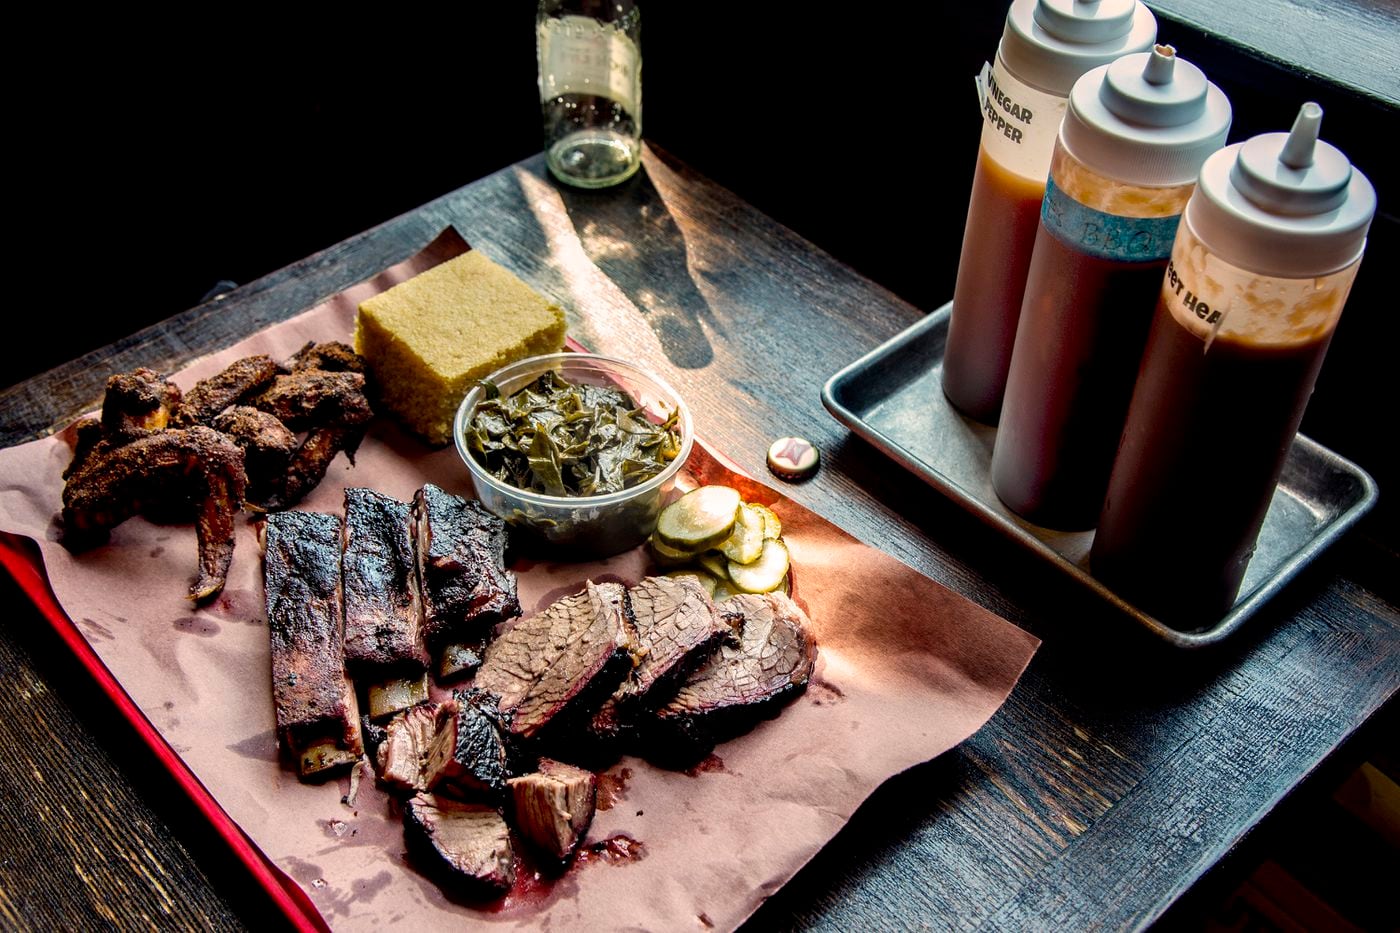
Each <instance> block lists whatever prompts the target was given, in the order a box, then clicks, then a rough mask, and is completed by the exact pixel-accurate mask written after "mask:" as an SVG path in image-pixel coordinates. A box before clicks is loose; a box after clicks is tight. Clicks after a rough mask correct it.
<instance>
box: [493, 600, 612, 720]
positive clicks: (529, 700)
mask: <svg viewBox="0 0 1400 933" xmlns="http://www.w3.org/2000/svg"><path fill="white" fill-rule="evenodd" d="M624 600H625V590H624V589H623V587H622V585H621V584H619V583H596V584H595V583H593V582H592V581H589V582H588V584H587V585H586V587H585V588H584V590H583V592H581V593H576V594H574V595H573V596H565V597H564V598H563V599H560V600H558V601H557V602H555V603H554V604H553V605H551V606H550V607H549V608H547V609H545V610H544V611H543V612H540V613H537V614H535V615H533V616H530V617H528V618H525V619H522V620H520V622H518V623H517V624H516V625H515V626H514V627H513V628H511V629H510V631H508V632H506V633H505V634H503V635H501V636H500V637H498V638H497V639H496V640H495V641H494V642H492V643H491V645H490V647H488V648H487V649H486V658H485V660H484V661H483V662H482V664H481V670H479V671H477V674H476V681H475V684H476V686H477V687H478V688H480V689H482V690H489V691H490V692H492V693H494V694H496V696H498V697H499V698H500V709H501V712H502V713H506V714H509V715H510V716H511V721H510V725H509V731H510V733H511V734H512V735H515V736H519V737H521V738H530V737H532V736H535V735H537V734H538V733H539V732H540V730H542V729H543V728H544V727H545V726H547V725H549V724H550V723H552V722H554V721H555V720H559V721H560V722H566V721H568V720H573V719H584V718H585V717H587V716H589V715H591V714H592V713H593V711H594V710H595V709H596V708H597V706H598V704H600V703H601V702H602V701H603V699H604V698H606V697H607V696H609V695H610V694H611V693H612V692H613V691H614V690H616V689H617V687H618V684H620V683H621V682H622V679H623V678H624V677H626V676H627V673H628V671H630V670H631V669H632V664H633V655H632V650H631V648H632V633H631V626H630V624H629V623H628V621H627V619H626V617H625V610H624ZM585 721H586V720H585Z"/></svg>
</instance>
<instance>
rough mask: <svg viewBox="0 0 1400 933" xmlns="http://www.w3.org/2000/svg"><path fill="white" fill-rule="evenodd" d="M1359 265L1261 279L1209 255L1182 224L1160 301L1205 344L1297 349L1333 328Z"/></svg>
mask: <svg viewBox="0 0 1400 933" xmlns="http://www.w3.org/2000/svg"><path fill="white" fill-rule="evenodd" d="M1360 265H1361V262H1360V260H1359V259H1358V260H1357V261H1356V262H1354V263H1352V264H1351V265H1350V266H1347V267H1346V268H1344V269H1339V270H1338V271H1336V272H1333V273H1331V274H1330V275H1324V276H1319V277H1316V278H1306V279H1286V278H1282V277H1277V276H1268V275H1259V274H1258V273H1255V272H1250V271H1249V270H1248V269H1241V268H1240V267H1239V266H1236V265H1234V264H1232V263H1230V262H1228V261H1226V260H1225V259H1224V258H1222V257H1220V256H1217V255H1215V254H1214V253H1211V252H1210V251H1208V250H1207V249H1206V248H1205V245H1204V244H1203V243H1202V242H1201V241H1200V240H1199V239H1197V237H1196V235H1195V232H1194V231H1193V230H1192V229H1191V226H1190V223H1189V222H1185V223H1182V224H1181V226H1180V227H1179V228H1178V229H1177V235H1176V243H1175V244H1174V245H1173V247H1172V256H1171V261H1170V262H1168V263H1167V273H1166V277H1165V278H1164V279H1163V281H1162V302H1163V304H1165V305H1166V307H1167V310H1168V311H1170V312H1171V314H1172V316H1173V317H1174V318H1176V321H1177V323H1178V324H1180V325H1181V326H1182V327H1184V328H1186V329H1187V330H1189V331H1191V332H1193V333H1194V334H1196V336H1198V337H1200V338H1201V339H1202V340H1203V341H1205V343H1206V345H1207V346H1209V345H1210V344H1211V343H1212V342H1213V341H1214V340H1215V338H1216V336H1218V335H1223V336H1227V337H1230V338H1233V339H1236V340H1242V341H1247V342H1249V343H1251V344H1254V345H1256V346H1260V347H1266V346H1268V347H1280V348H1281V347H1290V346H1296V345H1298V344H1303V343H1311V342H1314V341H1316V340H1317V339H1318V338H1319V337H1320V336H1322V335H1325V334H1327V333H1329V332H1331V330H1332V328H1334V327H1336V326H1337V318H1338V317H1340V316H1341V313H1342V308H1343V306H1345V304H1346V300H1347V294H1348V293H1349V292H1350V291H1351V283H1352V281H1353V280H1354V279H1355V278H1356V270H1357V269H1358V268H1359V267H1360Z"/></svg>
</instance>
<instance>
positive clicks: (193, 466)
mask: <svg viewBox="0 0 1400 933" xmlns="http://www.w3.org/2000/svg"><path fill="white" fill-rule="evenodd" d="M243 493H244V476H243V451H242V450H241V449H240V448H239V447H238V445H237V444H235V443H234V442H233V440H232V439H231V438H229V437H228V436H227V435H225V434H220V433H219V432H218V431H215V430H214V429H212V428H206V427H203V426H200V425H196V426H195V427H192V428H183V429H170V430H165V431H157V432H155V433H153V434H148V435H146V436H145V437H142V438H138V439H136V440H134V441H132V442H131V443H130V444H122V445H120V446H113V445H111V444H110V442H108V441H102V442H100V443H99V444H98V445H97V447H96V448H95V449H94V450H93V452H92V454H91V455H90V456H89V457H88V458H87V460H86V461H85V462H84V463H83V465H82V466H81V467H80V468H79V469H78V470H77V471H76V472H74V473H73V474H72V475H71V476H70V477H69V479H68V484H67V485H66V486H65V487H64V489H63V521H64V525H65V527H66V528H67V530H68V532H69V534H70V536H71V541H70V542H69V543H70V544H79V545H80V544H82V543H85V539H90V538H98V539H100V538H101V537H102V536H104V535H105V534H106V532H107V531H108V530H109V529H111V528H113V527H115V526H117V525H119V524H121V523H122V522H124V521H126V520H127V519H128V518H130V517H131V516H133V515H135V514H137V513H138V512H140V511H141V510H142V509H144V508H146V507H148V506H152V505H158V504H160V502H161V501H162V500H163V499H166V498H168V497H172V496H174V497H181V496H189V497H192V498H195V499H196V500H198V503H199V515H198V517H197V519H196V521H195V533H196V535H197V537H198V541H199V575H198V577H197V578H196V579H195V582H194V584H193V585H192V586H191V587H190V597H191V598H192V599H195V600H203V599H207V598H209V597H211V596H213V595H215V594H216V593H218V592H219V590H221V589H222V588H223V585H224V578H225V576H226V575H227V574H228V567H229V562H230V561H232V560H233V542H234V524H233V522H234V516H236V515H237V514H238V512H239V510H240V509H241V508H242V505H243Z"/></svg>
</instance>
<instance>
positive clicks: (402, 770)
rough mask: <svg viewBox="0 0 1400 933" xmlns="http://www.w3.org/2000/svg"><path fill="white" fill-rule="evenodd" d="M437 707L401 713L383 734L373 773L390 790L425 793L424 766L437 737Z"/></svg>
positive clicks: (377, 749) (433, 704)
mask: <svg viewBox="0 0 1400 933" xmlns="http://www.w3.org/2000/svg"><path fill="white" fill-rule="evenodd" d="M439 709H440V704H437V703H422V704H419V705H418V706H414V707H412V708H410V709H406V710H404V711H403V712H402V713H400V714H399V715H397V716H395V717H394V718H393V719H391V720H389V725H388V726H386V727H385V728H384V729H383V730H382V731H383V733H384V735H383V738H382V739H381V740H380V741H379V742H378V748H376V749H375V771H376V772H377V773H378V775H379V780H380V782H381V783H382V784H384V785H385V786H386V787H389V788H391V789H393V790H400V791H407V792H408V793H410V794H411V793H414V792H416V791H425V790H427V789H428V782H427V779H426V776H425V775H424V770H425V769H424V763H425V762H426V760H427V757H428V749H429V748H431V747H432V743H433V738H434V736H436V735H437V718H438V710H439Z"/></svg>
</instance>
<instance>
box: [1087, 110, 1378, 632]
mask: <svg viewBox="0 0 1400 933" xmlns="http://www.w3.org/2000/svg"><path fill="white" fill-rule="evenodd" d="M1321 120H1322V109H1321V108H1320V107H1318V106H1317V105H1316V104H1313V103H1307V104H1304V105H1303V107H1302V109H1301V111H1300V112H1299V114H1298V117H1297V120H1296V121H1295V122H1294V124H1293V129H1292V131H1291V132H1290V133H1266V134H1264V135H1262V136H1256V137H1254V138H1253V139H1250V140H1249V141H1247V142H1245V143H1241V144H1237V145H1233V146H1230V147H1228V148H1226V149H1223V150H1221V151H1220V152H1218V153H1216V154H1215V155H1213V156H1211V157H1210V159H1208V160H1207V161H1206V163H1205V165H1204V166H1203V167H1202V168H1201V176H1200V181H1199V183H1198V184H1197V186H1196V192H1195V193H1194V194H1193V195H1192V196H1191V201H1190V203H1189V204H1188V205H1187V207H1186V214H1185V216H1184V217H1183V219H1182V223H1181V227H1180V229H1179V230H1178V232H1177V238H1176V244H1175V245H1174V246H1173V248H1172V255H1171V263H1170V265H1168V267H1167V275H1166V278H1165V280H1164V281H1163V283H1162V287H1161V290H1160V292H1159V297H1158V300H1157V308H1156V312H1155V315H1154V317H1153V319H1152V329H1151V333H1150V335H1149V336H1148V340H1147V350H1146V353H1145V354H1144V356H1143V360H1142V367H1141V370H1140V371H1139V373H1138V377H1137V384H1136V387H1135V388H1134V390H1133V397H1132V405H1131V407H1130V408H1129V411H1128V418H1127V424H1126V426H1125V427H1124V429H1123V436H1122V440H1121V441H1120V443H1119V447H1118V455H1117V458H1116V459H1115V461H1114V464H1113V472H1112V477H1111V479H1110V480H1109V484H1108V497H1107V498H1106V499H1105V501H1104V505H1103V514H1102V515H1101V516H1100V518H1099V525H1098V531H1097V533H1096V534H1095V537H1094V544H1093V550H1092V551H1091V553H1090V561H1089V562H1090V568H1091V570H1092V572H1093V574H1094V576H1096V577H1098V578H1099V579H1101V580H1103V581H1104V582H1105V583H1106V584H1108V585H1109V586H1110V587H1112V588H1113V589H1114V590H1115V591H1116V592H1118V594H1119V595H1121V596H1122V597H1124V598H1125V599H1127V600H1129V601H1131V602H1133V603H1135V604H1136V605H1138V606H1139V607H1141V608H1142V609H1145V610H1147V611H1148V612H1151V613H1153V614H1154V615H1156V616H1157V617H1158V618H1159V619H1161V621H1162V622H1164V623H1166V624H1168V625H1171V626H1173V627H1175V628H1177V629H1180V630H1184V631H1189V630H1193V629H1200V628H1204V627H1205V626H1207V625H1209V624H1212V623H1214V622H1216V621H1218V620H1219V619H1220V617H1221V616H1222V615H1224V613H1226V612H1227V611H1229V609H1230V607H1231V606H1232V605H1233V604H1234V602H1235V598H1236V596H1237V595H1238V593H1239V591H1240V589H1241V584H1242V582H1246V577H1245V572H1246V569H1247V568H1248V566H1249V560H1250V557H1251V556H1252V555H1253V553H1254V547H1255V543H1256V540H1257V538H1258V536H1259V530H1260V528H1261V527H1262V525H1263V522H1264V516H1265V514H1266V513H1267V512H1268V509H1269V503H1270V502H1271V501H1272V498H1273V493H1274V488H1275V486H1277V484H1278V480H1279V476H1280V474H1281V472H1282V470H1283V465H1284V461H1285V459H1286V458H1287V456H1288V449H1289V447H1290V446H1291V445H1292V442H1293V437H1294V435H1295V434H1296V433H1297V431H1298V425H1299V423H1300V422H1301V421H1302V418H1303V410H1304V408H1305V407H1306V406H1307V403H1308V398H1309V396H1310V395H1311V394H1312V390H1313V383H1314V382H1315V381H1316V379H1317V373H1318V369H1319V368H1320V367H1321V365H1322V358H1323V354H1325V353H1326V352H1327V347H1328V344H1329V343H1330V342H1331V340H1332V333H1333V330H1334V329H1335V328H1336V326H1337V320H1338V318H1339V317H1340V315H1341V313H1342V307H1343V305H1344V304H1345V303H1346V299H1347V294H1348V292H1349V291H1350V290H1351V285H1352V281H1353V280H1354V279H1355V278H1356V271H1357V267H1358V266H1359V265H1360V264H1361V254H1362V251H1363V250H1364V249H1365V247H1366V234H1367V231H1368V230H1369V229H1370V225H1371V218H1372V217H1373V216H1374V214H1375V211H1376V192H1375V189H1374V188H1373V187H1372V186H1371V183H1370V182H1369V181H1368V180H1367V179H1366V177H1365V176H1364V175H1362V174H1361V173H1360V172H1359V171H1356V170H1355V169H1353V168H1352V165H1351V163H1350V162H1349V161H1348V159H1347V157H1346V156H1345V155H1344V154H1343V153H1342V152H1341V151H1340V150H1338V149H1337V148H1336V147H1334V146H1331V145H1329V144H1328V143H1326V142H1323V141H1321V140H1319V139H1318V138H1317V135H1318V129H1319V126H1320V123H1321Z"/></svg>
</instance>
